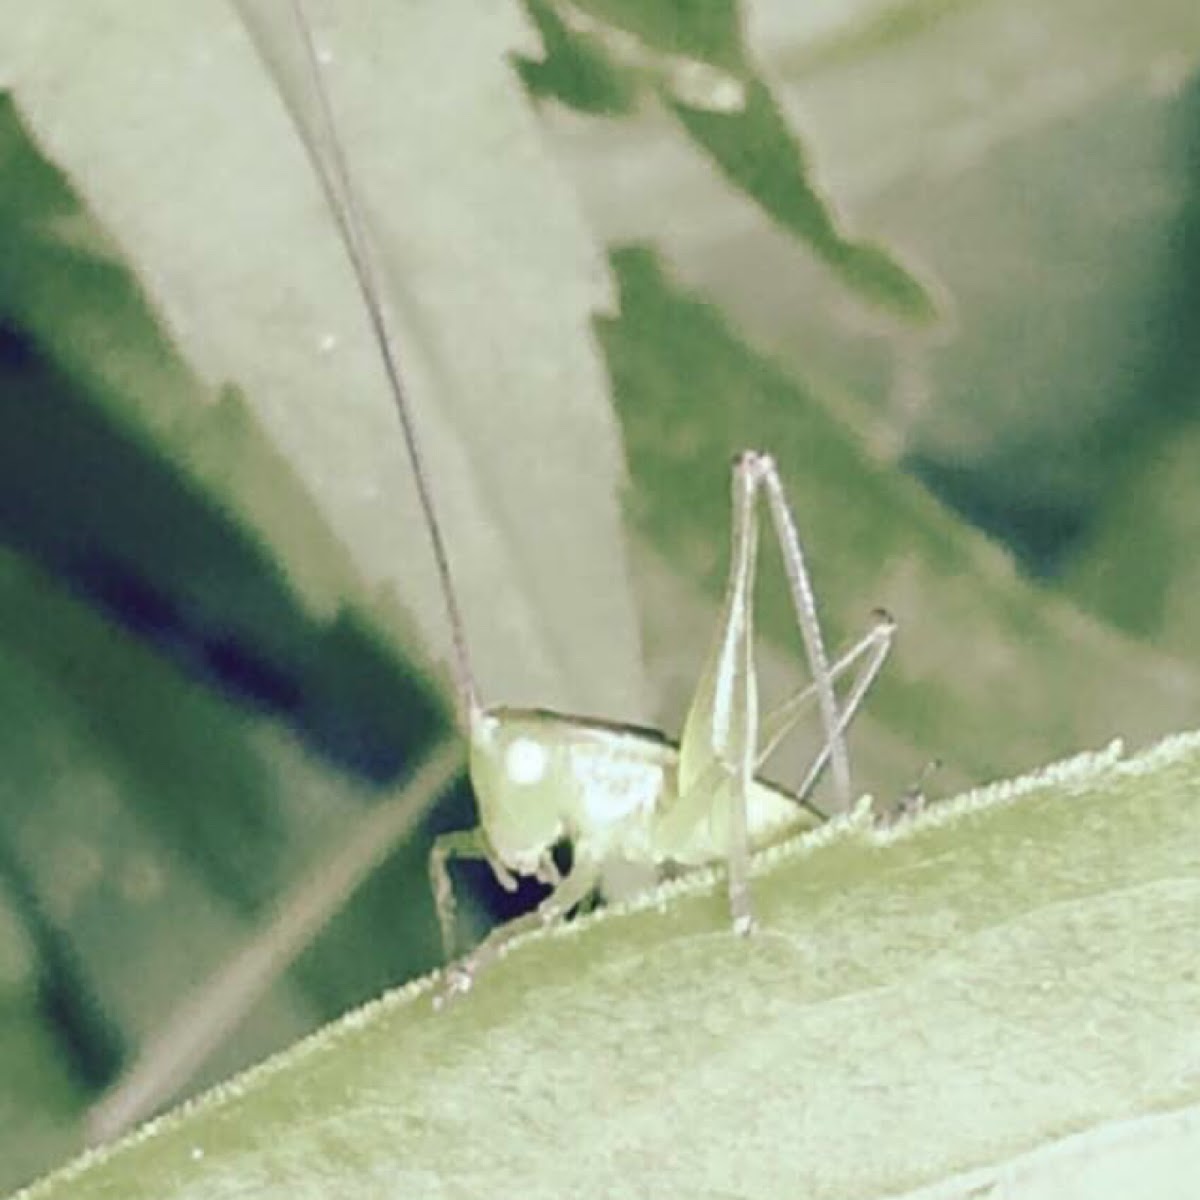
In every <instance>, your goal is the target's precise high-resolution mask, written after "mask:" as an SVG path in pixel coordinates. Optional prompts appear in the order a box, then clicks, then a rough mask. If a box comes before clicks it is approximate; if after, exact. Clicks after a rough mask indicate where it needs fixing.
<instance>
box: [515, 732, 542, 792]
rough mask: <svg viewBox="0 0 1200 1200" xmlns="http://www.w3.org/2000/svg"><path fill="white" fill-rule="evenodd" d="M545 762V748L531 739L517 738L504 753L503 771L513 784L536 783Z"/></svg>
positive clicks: (539, 778) (540, 777)
mask: <svg viewBox="0 0 1200 1200" xmlns="http://www.w3.org/2000/svg"><path fill="white" fill-rule="evenodd" d="M547 762H548V755H547V754H546V747H545V746H543V745H542V744H541V742H535V741H534V740H533V739H532V738H517V739H516V740H515V741H514V742H513V743H512V744H511V745H510V746H509V747H508V749H507V750H506V751H505V753H504V770H505V773H506V774H507V775H508V777H509V779H510V780H511V781H512V782H513V783H538V782H539V781H540V780H541V779H542V778H543V777H544V776H545V774H546V766H547Z"/></svg>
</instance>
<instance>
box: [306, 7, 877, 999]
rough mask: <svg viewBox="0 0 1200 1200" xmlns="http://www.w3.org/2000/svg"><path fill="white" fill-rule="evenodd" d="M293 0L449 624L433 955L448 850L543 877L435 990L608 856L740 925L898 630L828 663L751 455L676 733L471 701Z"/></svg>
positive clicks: (341, 164)
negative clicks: (451, 671) (787, 612)
mask: <svg viewBox="0 0 1200 1200" xmlns="http://www.w3.org/2000/svg"><path fill="white" fill-rule="evenodd" d="M291 3H292V9H293V13H294V17H295V22H296V28H297V29H298V30H299V31H300V34H301V40H302V42H303V56H304V59H305V61H306V63H307V71H308V73H309V74H310V76H311V84H312V88H313V92H314V94H315V95H316V97H317V108H316V113H315V117H310V123H309V126H308V127H307V128H306V127H305V122H304V121H303V120H302V121H300V122H299V123H300V124H301V132H302V134H303V135H304V138H305V141H306V143H307V145H308V148H309V151H310V154H311V156H312V158H313V161H314V165H315V166H316V168H317V171H318V174H319V175H320V177H321V181H322V184H323V186H324V188H325V191H326V195H327V197H328V199H329V202H330V205H331V207H332V209H333V212H334V215H335V217H336V219H337V222H338V225H339V227H340V229H341V232H342V235H343V238H344V241H345V244H346V249H347V252H348V254H349V256H350V258H351V260H352V263H353V266H354V270H355V273H356V276H357V279H358V284H359V287H360V290H361V292H362V295H363V299H364V301H365V303H366V306H367V309H368V312H369V314H370V319H371V323H372V326H373V329H374V333H375V337H376V341H377V344H378V347H379V351H380V354H381V358H382V361H383V365H384V367H385V370H386V372H387V375H388V379H389V383H390V385H391V391H392V394H393V397H394V399H395V402H396V409H397V413H398V415H399V418H400V424H401V428H402V431H403V435H404V440H405V445H406V448H407V451H408V455H409V459H410V461H411V464H412V468H413V473H414V476H415V481H416V485H417V490H418V493H419V496H420V501H421V505H422V508H423V511H424V514H425V517H426V520H427V522H428V528H429V534H430V540H431V544H432V549H433V554H434V558H435V561H436V564H437V571H438V576H439V580H440V584H441V589H442V593H443V596H444V599H445V604H446V610H447V614H448V618H449V623H450V627H451V631H452V635H453V644H454V668H455V680H456V688H457V693H458V701H459V716H460V720H461V722H462V725H463V727H464V732H465V734H466V737H467V742H468V768H469V773H470V778H471V783H472V786H473V788H474V791H475V796H476V800H477V803H478V806H479V825H478V826H477V827H476V828H474V829H470V830H465V831H462V832H457V833H449V834H445V835H443V836H442V837H440V838H439V839H438V840H437V842H436V844H435V846H434V848H433V851H432V854H431V857H430V876H431V879H432V886H433V891H434V897H435V900H436V904H437V912H438V919H439V922H440V925H441V933H442V938H443V942H444V945H445V950H446V957H447V960H448V961H449V960H452V959H453V956H454V951H455V941H456V938H455V906H454V897H453V890H452V887H451V882H450V875H449V871H448V862H449V860H450V859H451V858H474V859H481V860H483V861H484V862H486V863H487V864H488V865H489V866H490V868H491V870H492V872H493V873H494V874H495V876H496V878H497V880H499V882H500V884H501V885H502V886H504V887H505V888H508V889H510V890H511V889H513V888H515V887H516V883H517V878H518V877H519V876H532V877H535V878H537V879H539V880H541V881H542V882H544V883H546V884H549V885H550V886H551V888H552V890H551V892H550V894H549V895H548V896H547V898H546V899H545V900H544V901H543V902H542V903H541V904H540V905H539V906H538V908H537V909H536V910H535V911H534V912H532V913H530V914H528V915H527V916H524V917H521V918H518V919H517V920H514V921H511V922H509V923H508V924H506V925H504V926H501V927H500V928H498V929H496V930H494V931H493V932H492V933H491V934H490V935H489V936H488V937H487V938H486V939H485V940H484V941H483V942H482V943H481V944H480V945H479V946H477V947H476V948H475V949H474V950H472V951H471V952H470V953H469V954H468V955H467V956H466V957H465V958H463V959H461V960H459V961H457V962H453V963H452V964H451V965H450V966H448V967H447V970H446V975H445V980H444V987H443V991H442V998H443V999H445V998H447V997H450V996H453V995H455V994H458V993H462V992H465V991H467V990H468V989H469V988H470V987H471V985H472V982H473V981H474V979H475V978H476V977H477V976H478V974H479V973H480V971H481V970H482V969H483V968H484V967H485V966H486V965H487V964H488V963H489V962H491V961H492V960H493V959H494V958H495V957H496V956H497V954H498V953H499V952H500V951H501V950H502V949H503V947H504V946H505V945H506V944H507V943H508V942H509V941H511V939H512V938H513V937H514V936H516V935H518V934H519V933H522V932H523V931H525V930H527V929H529V928H531V927H536V926H538V925H543V924H547V923H549V922H552V921H555V920H558V919H560V918H561V917H564V916H566V915H567V914H569V913H570V912H571V911H572V910H573V909H575V908H576V907H577V906H579V905H580V904H581V903H582V902H584V901H585V900H586V899H587V898H588V897H589V896H591V895H592V893H593V892H594V891H595V889H596V887H597V884H598V882H599V879H600V873H601V870H602V868H603V866H604V865H605V864H606V863H607V862H609V861H611V860H614V859H617V860H624V861H626V862H633V863H640V864H646V865H649V866H652V867H655V868H662V867H667V866H673V867H683V868H686V867H694V866H701V865H704V864H710V863H725V864H726V865H727V867H728V881H729V882H728V888H729V907H730V914H731V918H732V925H733V929H734V930H735V931H736V932H737V933H742V934H745V933H749V932H750V931H751V929H752V928H753V924H754V922H753V914H752V909H751V900H750V893H749V887H748V883H747V877H748V864H749V855H750V853H751V851H752V850H753V849H755V848H756V847H759V846H761V845H763V844H765V843H768V842H771V841H773V840H776V839H778V838H779V837H781V836H782V835H783V834H785V833H787V832H791V831H794V830H796V829H797V828H803V827H804V826H805V825H813V824H816V823H817V822H818V821H820V820H822V819H824V817H825V816H826V814H825V813H824V812H822V811H821V810H820V809H818V808H817V807H816V806H815V805H814V804H813V803H812V801H811V799H810V796H811V793H812V791H813V789H814V787H815V785H816V783H817V781H818V780H819V778H820V777H821V775H822V774H823V773H824V771H825V769H826V768H827V767H828V768H830V769H831V773H832V776H833V785H834V792H835V806H836V810H838V811H845V810H847V809H848V808H849V807H850V803H851V798H852V792H851V783H850V771H849V765H848V760H847V754H846V747H845V731H846V728H847V726H848V725H849V723H850V721H851V720H852V719H853V717H854V715H855V713H856V712H857V710H858V708H859V707H860V705H861V703H862V701H863V698H864V696H865V694H866V692H867V690H868V689H869V688H870V686H871V683H872V682H873V680H874V679H875V677H876V676H877V675H878V673H879V671H880V669H881V668H882V666H883V663H884V660H885V658H886V657H887V654H888V651H889V649H890V647H891V644H892V640H893V636H894V633H895V624H894V622H893V621H892V620H891V619H890V618H889V617H888V616H887V615H886V614H884V613H879V614H877V615H876V618H875V620H874V622H873V624H872V625H871V627H870V629H869V630H868V631H867V633H866V634H865V635H864V636H863V637H862V638H861V639H860V640H859V641H858V642H857V643H856V644H855V645H853V646H852V647H851V648H850V649H849V650H848V651H846V652H845V653H844V654H843V655H841V656H840V657H839V658H838V659H837V660H836V661H834V662H833V663H832V664H831V663H830V661H829V659H828V656H827V654H826V650H825V646H824V642H823V639H822V636H821V630H820V624H819V622H818V620H817V611H816V604H815V601H814V597H813V591H812V586H811V583H810V580H809V574H808V570H807V567H806V565H805V560H804V554H803V550H802V547H801V541H800V537H799V534H798V531H797V528H796V523H795V520H794V518H793V516H792V512H791V509H790V507H789V505H788V502H787V498H786V496H785V493H784V489H783V485H782V483H781V480H780V477H779V473H778V471H777V469H776V466H775V464H774V462H773V461H772V459H771V458H770V457H769V456H767V455H765V454H760V453H756V452H747V453H744V454H741V455H740V456H738V458H737V459H736V460H735V462H734V464H733V537H732V558H731V564H730V571H729V581H728V585H727V588H726V592H725V599H724V604H723V606H722V610H721V617H720V621H719V623H718V626H717V631H716V637H715V640H714V642H713V646H712V649H711V651H710V653H709V656H708V660H707V662H706V664H705V667H704V669H703V671H702V672H701V675H700V679H699V682H698V684H697V686H696V691H695V694H694V696H693V698H692V702H691V705H690V708H689V710H688V714H687V717H686V720H685V721H684V726H683V733H682V736H681V738H680V741H679V743H678V744H675V743H673V742H671V741H669V740H667V739H666V738H665V737H664V736H663V735H662V734H660V733H658V732H656V731H654V730H649V729H643V728H637V727H633V726H626V725H621V724H616V723H612V722H607V721H600V720H594V719H590V718H585V717H574V716H565V715H562V714H559V713H553V712H547V711H542V710H536V709H516V708H506V707H503V706H495V707H485V706H484V705H483V704H482V703H481V702H480V699H479V696H478V693H477V689H476V685H475V680H474V675H473V673H472V670H471V663H470V654H469V652H468V647H467V643H466V637H465V633H464V624H463V620H462V615H461V610H460V606H459V603H458V599H457V596H456V592H455V587H454V580H453V574H452V570H451V566H450V556H449V553H448V551H447V548H446V545H445V540H444V538H443V535H442V532H441V527H440V525H439V523H438V518H437V510H436V506H435V504H434V498H433V489H432V485H431V482H430V479H429V474H428V472H427V471H426V470H425V467H424V465H423V460H422V456H421V450H420V442H419V438H418V435H417V430H416V427H415V422H414V418H413V414H412V411H411V408H410V406H409V402H408V399H407V396H406V393H405V390H404V388H403V386H402V383H401V377H400V371H399V367H398V365H397V355H396V350H395V347H394V342H393V337H392V333H391V330H390V328H389V325H388V322H387V320H386V317H385V312H384V306H383V304H382V301H381V289H380V286H379V282H378V279H377V276H376V268H375V265H374V263H373V261H372V258H371V256H370V254H369V252H368V238H367V230H366V226H365V223H364V221H363V218H362V215H361V213H360V209H359V205H358V202H357V199H356V193H355V189H354V187H353V184H352V180H351V177H350V173H349V170H348V168H347V165H346V162H345V159H344V157H343V155H342V153H341V150H340V143H339V140H338V137H337V130H336V124H335V121H334V117H333V111H332V106H331V103H330V100H329V96H328V92H327V90H326V88H325V85H324V80H323V78H322V69H321V66H320V58H319V55H318V53H317V50H316V45H315V41H314V38H313V36H312V32H311V29H310V26H309V23H308V20H307V18H306V15H305V12H304V9H303V6H302V3H301V0H291ZM313 122H315V123H316V128H313V127H312V123H313ZM764 506H765V508H766V510H767V512H768V513H769V516H770V522H771V525H772V527H773V529H774V533H775V536H776V538H777V539H778V542H779V545H780V548H781V550H782V554H783V561H784V566H785V571H786V575H787V581H788V585H789V589H790V591H791V596H792V600H793V603H794V607H795V613H796V620H797V625H798V628H799V631H800V634H801V638H802V641H803V644H804V648H805V652H806V655H807V658H808V663H809V666H810V669H811V673H812V677H813V683H812V684H811V685H810V686H809V687H807V688H805V689H804V690H803V691H801V692H799V693H798V694H796V695H795V696H794V697H792V698H791V699H790V700H788V701H787V702H785V703H784V704H783V705H781V706H780V707H779V708H777V709H775V710H774V711H772V712H769V713H766V714H764V715H762V716H760V714H759V711H758V685H757V678H756V673H755V667H754V655H753V645H754V629H753V608H754V604H753V600H754V584H755V577H756V570H755V560H756V555H757V548H758V539H759V520H760V510H761V509H762V508H763V507H764ZM843 680H848V683H847V684H846V685H845V687H844V694H843V696H842V697H841V698H840V699H839V697H838V694H837V691H836V690H835V689H836V687H837V685H838V684H839V682H840V681H843ZM814 701H815V703H816V707H817V709H818V711H819V714H820V719H821V723H822V729H823V737H824V744H823V748H822V749H821V751H820V752H819V754H818V755H817V756H816V758H815V759H814V761H813V762H812V764H811V766H810V768H809V770H808V773H807V775H806V777H805V779H804V780H803V781H802V783H801V785H800V787H799V788H798V789H797V790H796V791H795V792H794V793H793V792H789V791H786V790H784V789H782V788H780V787H777V786H775V785H773V784H770V783H767V782H765V781H764V780H762V779H760V778H759V776H758V772H759V770H760V768H761V766H762V764H763V762H764V761H765V760H766V759H767V758H768V757H769V756H770V754H771V753H773V751H774V750H775V748H776V747H777V746H778V745H779V743H780V742H781V741H782V740H783V739H784V738H785V737H786V736H787V735H788V734H789V733H790V732H791V731H792V729H793V728H794V727H795V725H796V724H797V722H798V721H799V719H800V717H801V716H802V715H803V713H804V712H805V710H806V708H807V707H808V706H809V705H810V704H812V703H813V702H814ZM564 841H565V842H569V843H570V846H571V851H572V856H571V858H572V861H571V867H570V870H569V871H568V873H567V874H566V875H565V876H562V875H561V874H560V872H559V870H558V868H557V866H556V865H555V860H554V857H553V852H554V849H555V847H556V846H558V845H559V844H561V843H562V842H564Z"/></svg>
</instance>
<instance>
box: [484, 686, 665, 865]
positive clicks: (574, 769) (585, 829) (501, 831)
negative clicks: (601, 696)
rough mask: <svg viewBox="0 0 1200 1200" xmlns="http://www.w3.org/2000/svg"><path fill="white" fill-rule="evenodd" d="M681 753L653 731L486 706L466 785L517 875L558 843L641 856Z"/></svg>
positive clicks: (603, 854)
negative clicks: (570, 843) (564, 842)
mask: <svg viewBox="0 0 1200 1200" xmlns="http://www.w3.org/2000/svg"><path fill="white" fill-rule="evenodd" d="M677 761H678V753H677V751H676V750H675V748H674V747H673V746H672V745H671V744H670V742H668V741H667V740H666V739H665V738H663V737H662V736H661V735H660V734H658V733H655V732H654V731H652V730H644V729H637V728H630V727H626V726H621V725H614V724H608V723H605V722H601V721H593V720H586V719H580V718H577V717H564V716H561V715H559V714H557V713H550V712H543V711H541V710H537V709H506V708H496V709H489V710H488V711H487V712H485V713H483V714H481V715H480V716H479V718H477V720H476V721H475V722H474V728H473V729H472V734H471V759H470V771H471V782H472V785H473V786H474V788H475V793H476V799H477V801H478V804H479V815H480V821H481V824H482V825H483V828H484V830H485V832H486V833H487V836H488V840H489V841H490V842H491V844H492V847H493V849H494V850H495V851H496V853H497V854H498V855H499V856H500V857H501V858H502V859H503V860H504V861H505V863H506V864H507V865H508V866H510V867H511V868H512V869H513V870H517V871H531V870H532V869H533V868H534V867H535V866H536V862H537V859H538V857H539V856H540V855H541V854H542V853H543V852H544V851H546V850H548V849H549V848H550V847H551V846H553V845H554V844H555V843H556V842H557V841H559V840H560V839H562V838H570V839H571V841H572V842H573V843H574V844H575V846H576V849H577V850H580V849H583V850H586V851H587V852H588V853H590V854H593V855H594V856H596V857H597V858H602V857H607V856H609V855H617V854H620V855H623V856H626V857H629V858H634V859H642V858H646V857H648V856H649V855H650V853H651V848H650V846H649V843H648V838H649V830H650V827H651V823H652V819H653V815H654V812H655V811H656V809H657V808H658V807H659V806H660V804H661V802H662V800H663V798H664V796H666V795H670V794H672V793H673V789H674V786H675V769H676V764H677Z"/></svg>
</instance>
